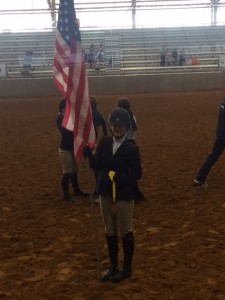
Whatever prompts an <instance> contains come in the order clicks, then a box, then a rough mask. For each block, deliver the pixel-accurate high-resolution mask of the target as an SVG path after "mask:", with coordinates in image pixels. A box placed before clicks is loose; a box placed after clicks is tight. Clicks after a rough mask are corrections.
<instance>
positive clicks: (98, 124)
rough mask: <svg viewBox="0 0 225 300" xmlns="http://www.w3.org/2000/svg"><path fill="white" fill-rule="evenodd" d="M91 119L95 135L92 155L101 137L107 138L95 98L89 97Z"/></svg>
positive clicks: (105, 126) (105, 127)
mask: <svg viewBox="0 0 225 300" xmlns="http://www.w3.org/2000/svg"><path fill="white" fill-rule="evenodd" d="M90 98H91V109H92V119H93V125H94V129H95V135H96V143H95V148H94V153H95V151H96V149H97V147H98V145H99V143H100V141H101V139H102V137H103V136H107V125H106V121H105V119H104V117H103V115H102V114H101V113H100V112H99V111H98V110H97V101H96V97H94V96H91V97H90Z"/></svg>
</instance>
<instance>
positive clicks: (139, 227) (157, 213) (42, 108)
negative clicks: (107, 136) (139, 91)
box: [0, 90, 225, 300]
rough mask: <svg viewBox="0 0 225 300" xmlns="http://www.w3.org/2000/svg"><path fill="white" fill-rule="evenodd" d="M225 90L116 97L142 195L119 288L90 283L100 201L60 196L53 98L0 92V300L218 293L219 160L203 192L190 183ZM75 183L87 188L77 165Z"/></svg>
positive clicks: (107, 105)
mask: <svg viewBox="0 0 225 300" xmlns="http://www.w3.org/2000/svg"><path fill="white" fill-rule="evenodd" d="M224 95H225V90H223V91H212V92H196V93H170V94H151V95H126V96H128V97H130V100H131V103H132V109H133V111H134V113H135V115H136V117H137V120H138V125H139V130H138V134H137V143H138V145H139V146H140V152H141V156H142V167H143V178H142V179H141V181H140V187H141V190H142V191H143V193H144V194H145V196H146V200H145V201H144V202H142V203H139V204H137V205H135V213H134V233H135V240H136V247H135V256H134V263H133V277H132V278H131V279H129V280H126V281H124V282H122V283H120V284H113V283H102V282H100V281H99V280H98V276H97V274H98V268H97V258H96V236H97V244H98V246H99V249H100V262H101V270H102V271H103V270H105V269H106V268H107V266H108V258H107V249H106V243H105V238H104V229H103V226H102V220H101V216H100V213H99V206H98V205H95V206H94V209H91V206H90V199H89V198H87V199H82V198H77V200H76V201H75V202H74V203H67V202H65V201H62V199H61V198H62V194H61V188H60V177H61V165H60V160H59V156H58V146H59V139H60V136H59V133H58V131H57V128H56V125H55V119H56V116H57V112H58V102H59V100H60V99H1V100H0V115H1V118H0V128H1V132H0V140H1V147H0V157H1V164H0V170H1V172H0V183H1V189H0V203H1V208H0V228H1V231H0V240H1V246H0V299H4V300H5V299H12V300H20V299H21V300H85V299H88V300H91V299H100V300H101V299H102V300H105V299H119V300H120V299H129V300H132V299H133V300H138V299H144V300H146V299H156V300H164V299H165V300H167V299H176V300H195V299H199V300H203V299H204V300H207V299H210V300H213V299H220V300H221V299H225V284H224V278H225V239H224V235H225V217H224V215H225V184H224V178H225V170H224V165H225V158H224V156H222V157H221V158H220V160H219V161H218V162H217V164H216V165H215V167H214V168H213V169H212V170H211V172H210V174H209V178H208V183H209V187H208V188H207V189H206V188H201V187H193V186H192V182H193V179H194V178H195V175H196V172H197V170H198V168H199V167H200V165H201V163H202V162H203V160H204V159H205V157H206V155H207V154H208V152H209V151H210V150H211V147H212V144H213V140H214V133H215V127H216V121H217V113H218V108H219V103H220V101H221V100H222V98H223V97H224ZM116 99H117V96H115V95H112V96H107V97H104V96H102V97H98V108H99V111H101V112H102V113H103V114H104V115H105V116H107V115H108V113H109V112H110V110H111V109H112V108H114V106H115V102H116ZM79 181H80V186H81V188H82V189H83V190H84V191H90V190H91V191H92V190H93V188H94V180H93V175H92V172H91V171H90V170H89V169H88V168H87V165H86V163H85V162H82V163H81V164H80V172H79ZM93 216H94V218H93ZM94 228H96V230H94ZM121 256H122V253H120V257H121Z"/></svg>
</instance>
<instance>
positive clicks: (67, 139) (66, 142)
mask: <svg viewBox="0 0 225 300" xmlns="http://www.w3.org/2000/svg"><path fill="white" fill-rule="evenodd" d="M63 117H64V116H63V114H59V116H58V118H57V119H56V125H57V127H58V129H59V131H60V133H61V137H62V138H61V142H60V146H59V147H60V148H61V149H63V150H73V148H74V144H73V132H71V131H69V130H67V129H66V128H64V127H62V121H63Z"/></svg>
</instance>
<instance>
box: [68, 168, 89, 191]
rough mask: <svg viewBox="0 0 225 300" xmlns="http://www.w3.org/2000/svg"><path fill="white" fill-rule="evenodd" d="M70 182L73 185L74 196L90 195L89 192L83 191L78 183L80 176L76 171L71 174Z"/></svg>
mask: <svg viewBox="0 0 225 300" xmlns="http://www.w3.org/2000/svg"><path fill="white" fill-rule="evenodd" d="M70 182H71V184H72V186H73V190H74V196H88V194H87V193H83V192H82V191H81V190H80V188H79V185H78V176H77V174H75V173H71V174H70Z"/></svg>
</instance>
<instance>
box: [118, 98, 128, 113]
mask: <svg viewBox="0 0 225 300" xmlns="http://www.w3.org/2000/svg"><path fill="white" fill-rule="evenodd" d="M117 106H118V107H120V108H124V109H126V110H129V109H130V101H129V100H128V99H127V98H119V99H118V100H117Z"/></svg>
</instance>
